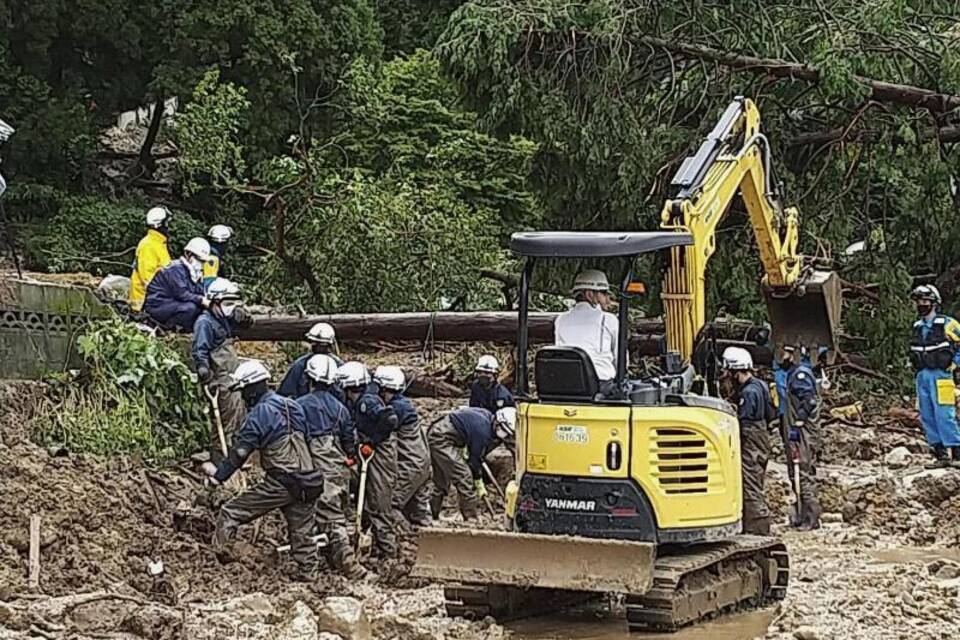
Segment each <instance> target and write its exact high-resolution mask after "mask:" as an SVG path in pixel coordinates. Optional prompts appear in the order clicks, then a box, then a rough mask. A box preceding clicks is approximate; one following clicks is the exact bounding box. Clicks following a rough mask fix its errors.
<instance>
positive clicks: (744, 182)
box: [661, 97, 839, 360]
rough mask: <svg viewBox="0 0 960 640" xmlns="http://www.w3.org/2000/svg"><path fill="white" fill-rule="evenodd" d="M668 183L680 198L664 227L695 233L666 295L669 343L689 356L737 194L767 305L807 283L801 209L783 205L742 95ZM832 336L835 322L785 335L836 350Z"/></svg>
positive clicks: (674, 254)
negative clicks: (722, 229)
mask: <svg viewBox="0 0 960 640" xmlns="http://www.w3.org/2000/svg"><path fill="white" fill-rule="evenodd" d="M670 186H671V187H672V188H673V189H674V192H675V195H674V197H672V198H670V199H669V200H667V201H666V203H665V204H664V208H663V211H662V213H661V227H662V228H664V229H670V230H673V231H678V232H686V233H690V234H691V235H692V236H693V238H694V244H693V246H689V247H676V248H673V249H671V255H670V266H669V268H668V269H667V272H666V274H665V277H664V286H663V294H662V297H663V302H664V308H665V309H664V310H665V316H666V318H667V348H668V349H669V350H670V351H676V352H678V353H680V355H681V357H683V358H684V359H686V360H690V359H691V358H692V356H693V349H694V342H695V340H696V338H697V335H698V334H699V333H700V330H701V329H702V328H703V326H704V324H705V323H706V267H707V262H708V261H709V259H710V257H711V256H712V255H713V253H714V251H716V241H717V227H718V225H719V224H720V222H721V220H722V219H723V217H724V216H725V215H726V213H727V211H728V210H729V208H730V205H731V203H732V202H733V200H734V198H735V197H736V196H737V195H738V194H739V195H740V196H741V198H742V200H743V203H744V206H745V208H746V210H747V214H748V216H749V219H750V225H751V227H752V228H753V234H754V238H755V240H756V243H757V246H758V248H759V253H760V262H761V264H762V265H763V270H764V286H765V288H766V290H767V292H768V306H769V305H770V304H771V301H774V302H773V304H776V302H775V301H776V300H779V299H786V298H788V297H789V296H791V295H793V294H794V293H795V291H796V289H797V286H798V284H800V283H801V275H802V272H801V268H802V260H801V257H800V256H799V254H798V253H797V245H798V242H799V226H798V225H799V222H798V214H797V211H796V209H794V208H787V209H784V208H783V207H782V205H781V203H780V199H779V194H778V192H777V191H778V190H777V187H776V185H775V184H773V176H772V170H771V166H770V143H769V142H768V140H767V138H766V137H765V136H764V135H763V134H762V133H761V131H760V112H759V111H758V109H757V107H756V105H755V104H754V103H753V101H752V100H750V99H748V98H743V97H738V98H736V99H735V100H734V101H733V102H732V103H731V104H730V105H729V106H728V107H727V109H726V111H724V113H723V115H722V116H721V118H720V120H719V121H718V122H717V125H716V126H715V127H714V128H713V130H712V131H711V132H710V134H709V135H708V136H707V137H706V139H705V140H704V141H703V143H701V145H700V147H699V149H698V150H697V152H696V153H695V154H694V155H692V156H689V157H687V158H686V159H685V160H684V162H683V164H682V165H681V166H680V169H679V170H678V171H677V173H676V175H675V176H674V177H673V179H672V181H671V183H670ZM834 280H835V278H834ZM804 292H805V293H806V291H804ZM815 298H816V294H815V295H814V296H811V297H810V298H809V299H808V300H807V302H817V300H816V299H815ZM831 300H832V297H831ZM838 312H839V310H838V309H833V310H831V313H827V312H826V311H824V313H826V314H827V316H829V320H828V321H826V323H825V324H827V325H832V324H833V323H834V318H835V317H836V316H838V315H839V313H838ZM775 316H776V317H780V316H782V314H779V313H775V312H771V318H773V317H775ZM818 317H819V316H818ZM825 331H826V332H828V333H830V334H831V335H830V337H829V339H828V338H827V337H825V336H820V334H821V333H824V332H825ZM774 333H775V334H776V333H777V331H776V328H775V331H774ZM833 333H834V329H833V328H832V326H831V327H830V329H829V330H826V329H823V327H822V326H821V327H818V330H817V331H813V332H810V331H799V332H798V331H797V330H790V331H786V332H781V334H783V335H786V336H789V339H790V340H791V341H792V340H793V339H794V338H796V337H797V336H800V335H801V334H802V335H804V336H806V337H812V339H815V340H820V338H822V340H820V341H819V344H827V343H829V346H830V347H832V346H833V339H832V334H833Z"/></svg>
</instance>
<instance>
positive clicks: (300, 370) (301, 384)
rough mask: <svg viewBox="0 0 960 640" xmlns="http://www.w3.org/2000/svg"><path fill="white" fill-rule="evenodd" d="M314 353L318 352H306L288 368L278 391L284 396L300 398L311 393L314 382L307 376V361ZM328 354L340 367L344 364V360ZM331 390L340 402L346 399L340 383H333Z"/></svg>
mask: <svg viewBox="0 0 960 640" xmlns="http://www.w3.org/2000/svg"><path fill="white" fill-rule="evenodd" d="M314 355H316V354H314V353H307V354H304V355H302V356H300V357H299V358H297V359H296V360H294V361H293V363H291V364H290V368H289V369H287V373H286V375H284V376H283V380H282V381H281V382H280V388H279V389H277V393H279V394H280V395H282V396H287V397H288V398H299V397H301V396H305V395H307V394H308V393H310V389H312V388H313V382H312V381H311V380H310V377H309V376H307V361H308V360H309V359H310V358H312V357H313V356H314ZM327 355H329V356H330V357H331V358H333V360H334V362H336V363H337V366H338V367H339V366H340V365H342V364H343V360H341V359H340V358H338V357H337V356H335V355H333V354H332V353H330V354H327ZM330 391H331V393H333V395H334V397H335V398H336V399H337V400H339V401H340V402H345V401H346V400H345V398H344V397H343V389H341V388H340V387H339V386H338V385H332V386H331V387H330Z"/></svg>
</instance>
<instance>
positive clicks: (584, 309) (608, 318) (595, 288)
mask: <svg viewBox="0 0 960 640" xmlns="http://www.w3.org/2000/svg"><path fill="white" fill-rule="evenodd" d="M571 293H572V294H573V297H574V300H576V303H575V304H574V305H573V308H572V309H570V310H569V311H566V312H564V313H562V314H560V315H559V316H557V319H556V320H555V321H554V342H555V344H556V345H557V346H558V347H579V348H581V349H583V350H584V351H586V352H587V355H589V356H590V360H591V361H592V362H593V367H594V369H596V371H597V378H598V379H599V380H600V391H601V392H602V393H607V392H608V391H609V390H610V389H611V388H612V386H613V380H614V378H615V377H616V375H617V336H619V335H620V322H619V321H618V320H617V316H615V315H613V314H612V313H610V312H609V311H607V309H608V308H609V307H610V283H609V282H608V281H607V276H606V274H605V273H603V272H602V271H598V270H596V269H587V270H586V271H582V272H580V275H578V276H577V277H576V279H575V280H574V281H573V288H572V290H571Z"/></svg>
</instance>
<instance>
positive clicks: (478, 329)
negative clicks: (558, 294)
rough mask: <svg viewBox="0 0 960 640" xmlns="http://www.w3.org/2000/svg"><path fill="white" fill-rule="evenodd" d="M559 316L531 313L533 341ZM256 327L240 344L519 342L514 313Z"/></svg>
mask: <svg viewBox="0 0 960 640" xmlns="http://www.w3.org/2000/svg"><path fill="white" fill-rule="evenodd" d="M558 315H559V314H557V313H545V312H544V313H539V312H538V313H531V314H530V315H529V324H528V327H529V338H530V341H531V342H553V321H554V319H555V318H556V317H557V316H558ZM253 318H254V324H253V326H250V327H246V328H242V329H239V331H238V336H239V337H240V339H241V340H254V341H256V340H265V341H273V342H283V341H299V340H303V336H304V334H306V332H307V330H308V329H310V327H311V326H313V325H314V324H315V323H317V322H326V323H329V324H330V325H332V326H333V328H334V329H335V330H336V332H337V339H338V340H340V341H342V342H351V341H353V342H370V341H376V340H404V341H410V340H413V341H424V340H433V341H436V342H511V343H513V342H516V340H517V313H516V312H515V311H478V312H452V311H442V312H437V313H344V314H335V315H334V314H328V315H316V316H292V315H258V314H254V315H253ZM712 324H713V327H714V329H715V331H716V332H717V335H718V336H719V337H722V338H726V339H733V340H748V341H749V339H750V337H751V336H752V335H753V332H754V331H755V330H756V329H757V327H756V326H755V325H754V324H753V323H751V322H745V321H741V320H717V321H715V322H714V323H712ZM631 328H632V330H633V336H634V337H633V338H632V341H634V342H642V343H647V342H651V341H652V340H653V339H655V338H659V336H662V335H663V332H664V325H663V322H662V321H661V320H659V319H656V318H644V319H640V320H634V321H632V322H631Z"/></svg>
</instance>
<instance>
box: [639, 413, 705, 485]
mask: <svg viewBox="0 0 960 640" xmlns="http://www.w3.org/2000/svg"><path fill="white" fill-rule="evenodd" d="M652 435H653V438H652V439H653V453H654V456H653V460H652V461H651V465H650V466H651V468H652V469H653V475H654V477H655V478H656V479H657V482H658V484H659V485H660V489H661V490H662V491H663V492H664V493H666V494H670V495H676V494H680V493H692V494H697V493H707V488H708V486H709V484H710V455H709V453H708V450H707V441H706V440H705V439H704V438H703V436H701V435H699V434H698V433H696V432H695V431H691V430H690V429H683V428H678V427H671V428H663V429H656V430H655V432H654V433H653V434H652ZM714 458H716V456H714Z"/></svg>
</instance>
